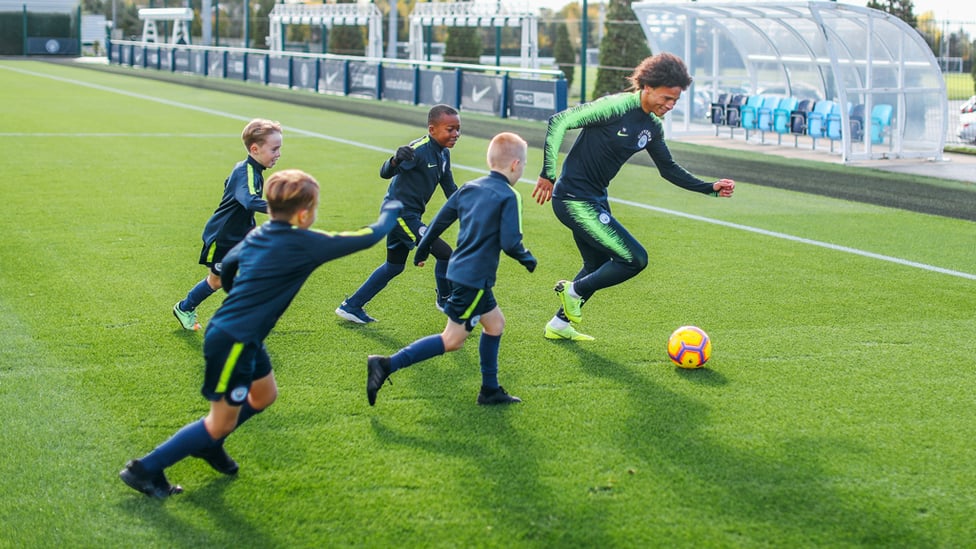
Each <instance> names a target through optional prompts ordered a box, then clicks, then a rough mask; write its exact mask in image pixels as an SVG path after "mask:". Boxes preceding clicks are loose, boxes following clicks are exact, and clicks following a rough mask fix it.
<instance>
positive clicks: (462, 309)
mask: <svg viewBox="0 0 976 549" xmlns="http://www.w3.org/2000/svg"><path fill="white" fill-rule="evenodd" d="M497 306H498V303H496V302H495V294H494V293H493V292H492V291H491V288H484V289H479V288H469V287H468V286H462V285H460V284H456V283H454V282H452V283H451V297H449V298H448V299H447V303H445V304H444V314H446V315H447V318H450V319H451V320H453V321H454V322H457V323H458V324H463V325H464V329H465V330H467V331H469V332H470V331H471V330H474V327H475V325H477V324H478V320H480V319H481V315H483V314H485V313H487V312H489V311H491V310H492V309H494V308H495V307H497Z"/></svg>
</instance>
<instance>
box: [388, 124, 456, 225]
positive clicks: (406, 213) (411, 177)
mask: <svg viewBox="0 0 976 549" xmlns="http://www.w3.org/2000/svg"><path fill="white" fill-rule="evenodd" d="M410 146H411V147H413V149H414V151H413V154H414V156H413V160H408V161H406V162H401V163H400V164H397V165H396V166H395V167H394V166H393V164H392V162H393V158H389V159H387V161H386V162H384V163H383V166H382V167H381V168H380V177H382V178H383V179H390V178H393V181H390V186H389V188H387V190H386V197H385V198H384V202H386V201H390V200H399V201H400V202H403V211H402V212H401V213H400V217H411V216H412V217H416V218H418V219H419V218H420V217H421V216H423V215H424V212H425V211H426V210H427V203H428V202H430V197H431V196H433V195H434V191H435V190H436V189H437V186H438V185H440V187H441V189H443V190H444V196H445V197H447V198H450V197H451V195H452V194H454V191H456V190H457V185H456V184H455V183H454V174H453V173H452V172H451V152H450V149H448V148H447V147H442V146H440V145H439V144H438V143H437V141H434V140H433V139H432V138H431V137H430V135H426V136H424V137H421V138H420V139H416V140H414V141H412V142H411V143H410Z"/></svg>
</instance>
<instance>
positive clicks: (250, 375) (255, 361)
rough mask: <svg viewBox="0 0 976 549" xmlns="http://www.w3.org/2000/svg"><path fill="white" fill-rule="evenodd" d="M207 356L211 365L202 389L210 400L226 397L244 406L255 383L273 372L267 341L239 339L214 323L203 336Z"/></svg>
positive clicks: (204, 356)
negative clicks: (265, 342)
mask: <svg viewBox="0 0 976 549" xmlns="http://www.w3.org/2000/svg"><path fill="white" fill-rule="evenodd" d="M203 358H204V360H205V361H206V363H207V365H206V371H205V372H204V374H203V387H201V389H200V392H201V393H202V394H203V396H204V398H206V399H207V400H209V401H217V400H220V399H221V398H223V399H226V400H227V402H228V403H230V404H232V405H234V406H240V405H241V404H244V401H245V400H247V394H248V392H250V390H251V383H252V382H254V380H255V379H261V378H263V377H264V376H266V375H268V374H270V373H271V357H269V356H268V349H267V348H266V347H265V346H264V342H261V343H242V342H240V341H235V340H234V338H233V337H231V336H230V334H228V333H226V332H224V331H223V330H221V329H220V328H215V327H213V325H208V326H207V332H206V335H205V336H204V338H203Z"/></svg>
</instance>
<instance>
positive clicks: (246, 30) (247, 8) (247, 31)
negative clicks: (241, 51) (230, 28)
mask: <svg viewBox="0 0 976 549" xmlns="http://www.w3.org/2000/svg"><path fill="white" fill-rule="evenodd" d="M250 13H251V9H250V6H249V5H248V3H247V0H244V47H245V48H247V46H248V42H249V40H248V39H249V38H250V36H251V32H250V31H251V29H250V28H249V27H250V26H251V21H250V17H248V15H250Z"/></svg>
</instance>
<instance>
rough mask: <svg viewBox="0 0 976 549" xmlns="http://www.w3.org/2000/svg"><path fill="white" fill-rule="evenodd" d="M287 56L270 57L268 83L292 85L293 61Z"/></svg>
mask: <svg viewBox="0 0 976 549" xmlns="http://www.w3.org/2000/svg"><path fill="white" fill-rule="evenodd" d="M288 59H289V58H287V57H272V58H269V59H268V63H269V65H268V83H269V84H278V85H279V86H285V87H288V86H289V85H291V81H290V80H291V76H290V74H289V73H290V72H291V63H289V62H288Z"/></svg>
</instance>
